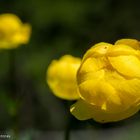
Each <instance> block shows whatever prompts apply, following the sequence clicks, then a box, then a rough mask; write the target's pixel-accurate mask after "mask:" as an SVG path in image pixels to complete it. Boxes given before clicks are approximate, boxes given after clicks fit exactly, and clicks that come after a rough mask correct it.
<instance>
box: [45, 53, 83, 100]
mask: <svg viewBox="0 0 140 140" xmlns="http://www.w3.org/2000/svg"><path fill="white" fill-rule="evenodd" d="M80 63H81V59H80V58H77V57H73V56H71V55H64V56H63V57H61V58H60V59H59V60H53V61H52V63H51V64H50V65H49V67H48V70H47V83H48V85H49V87H50V89H51V90H52V91H53V93H54V94H55V95H56V96H57V97H60V98H62V99H67V100H75V99H78V98H79V91H78V87H77V83H76V73H77V70H78V68H79V66H80Z"/></svg>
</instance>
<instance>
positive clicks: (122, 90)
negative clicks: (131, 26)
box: [70, 39, 140, 123]
mask: <svg viewBox="0 0 140 140" xmlns="http://www.w3.org/2000/svg"><path fill="white" fill-rule="evenodd" d="M77 83H78V88H79V94H80V99H79V100H78V101H77V102H76V103H75V104H73V105H72V106H71V109H70V111H71V113H72V114H73V115H74V116H75V117H76V118H77V119H79V120H87V119H93V120H95V121H98V122H100V123H107V122H114V121H119V120H123V119H125V118H128V117H130V116H132V115H134V114H135V113H136V112H138V110H139V108H140V43H139V41H137V40H134V39H121V40H118V41H117V42H116V43H115V44H114V45H113V44H109V43H104V42H101V43H98V44H95V45H94V46H93V47H91V48H90V49H89V50H88V51H87V52H86V53H85V55H84V57H83V60H82V62H81V65H80V68H79V70H78V73H77Z"/></svg>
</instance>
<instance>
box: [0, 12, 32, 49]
mask: <svg viewBox="0 0 140 140" xmlns="http://www.w3.org/2000/svg"><path fill="white" fill-rule="evenodd" d="M30 34H31V26H30V25H29V24H23V23H22V22H21V20H20V19H19V18H18V17H17V16H16V15H14V14H1V15H0V49H12V48H16V47H18V46H19V45H20V44H26V43H28V41H29V38H30Z"/></svg>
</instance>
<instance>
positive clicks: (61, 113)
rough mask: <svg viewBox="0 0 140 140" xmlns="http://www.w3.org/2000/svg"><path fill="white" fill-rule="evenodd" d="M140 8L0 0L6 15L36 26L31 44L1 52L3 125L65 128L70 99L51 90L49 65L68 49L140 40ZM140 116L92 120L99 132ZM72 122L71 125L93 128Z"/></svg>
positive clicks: (117, 1)
mask: <svg viewBox="0 0 140 140" xmlns="http://www.w3.org/2000/svg"><path fill="white" fill-rule="evenodd" d="M139 7H140V2H139V1H138V0H137V1H136V0H133V1H130V0H127V1H125V0H0V13H1V14H2V13H14V14H16V15H18V16H19V17H20V18H21V20H22V21H23V22H28V23H30V24H31V25H32V35H31V39H30V42H29V44H27V45H23V46H21V47H19V48H18V49H16V50H1V51H0V129H1V130H2V131H3V130H11V129H13V130H16V131H17V132H18V131H20V130H28V129H29V130H30V129H31V130H32V129H33V130H40V131H42V130H45V131H48V130H64V129H65V127H66V126H67V122H68V119H69V104H71V103H68V102H66V101H64V100H61V99H58V98H57V97H55V96H53V94H52V93H51V91H50V90H49V88H48V86H47V84H46V69H47V66H48V64H49V63H50V62H51V60H52V59H57V58H59V57H61V56H62V55H64V54H72V55H74V56H78V57H82V56H83V54H84V53H85V51H86V50H87V49H88V48H90V47H91V46H92V45H94V44H95V43H98V42H101V41H105V42H110V43H113V42H115V41H116V40H118V39H120V38H135V39H138V40H140V10H139ZM138 116H140V115H139V113H138V114H137V115H136V116H134V117H132V118H130V119H128V120H125V121H121V122H119V123H115V124H113V125H112V124H111V125H109V126H108V125H100V124H98V123H95V122H92V123H93V127H94V129H95V130H97V131H98V130H104V128H105V130H106V129H107V128H112V129H113V128H114V127H117V128H118V127H124V128H125V127H126V125H128V124H130V125H131V124H135V123H136V124H139V125H140V123H137V122H139V121H140V118H139V117H138ZM72 121H73V123H71V124H72V126H71V128H72V129H75V130H78V129H87V128H89V124H88V123H87V122H80V121H78V120H76V119H74V118H72ZM139 125H138V126H136V127H139ZM139 128H140V127H139ZM137 134H138V133H137ZM135 136H136V134H135ZM128 137H129V134H128ZM136 138H138V137H137V136H136Z"/></svg>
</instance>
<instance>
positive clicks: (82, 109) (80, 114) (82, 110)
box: [70, 100, 94, 120]
mask: <svg viewBox="0 0 140 140" xmlns="http://www.w3.org/2000/svg"><path fill="white" fill-rule="evenodd" d="M92 107H93V106H92V105H90V104H87V103H86V102H85V101H83V100H78V101H77V102H76V103H75V104H73V105H72V106H71V108H70V112H71V113H72V114H73V115H74V116H75V117H76V118H77V119H79V120H87V119H91V118H92V116H93V111H94V110H93V108H92Z"/></svg>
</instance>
